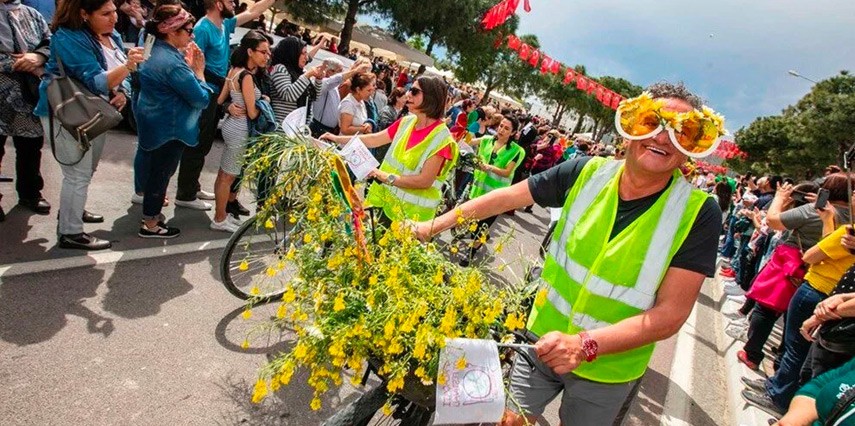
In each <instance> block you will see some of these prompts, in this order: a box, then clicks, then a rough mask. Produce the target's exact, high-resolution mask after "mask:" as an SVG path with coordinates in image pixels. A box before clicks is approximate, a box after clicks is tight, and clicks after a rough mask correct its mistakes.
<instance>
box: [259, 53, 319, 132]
mask: <svg viewBox="0 0 855 426" xmlns="http://www.w3.org/2000/svg"><path fill="white" fill-rule="evenodd" d="M270 79H271V80H272V81H273V93H271V96H270V101H271V102H270V103H271V105H272V106H273V114H274V115H275V116H276V121H277V122H279V123H281V122H282V120H284V119H285V117H287V116H288V114H290V113H291V112H292V111H294V110H295V109H297V108H299V107H304V106H305V105H297V99H299V98H300V96H302V95H303V93H305V92H306V90H308V89H309V85H310V84H313V83H312V81H311V80H310V79H309V78H308V77H306V76H305V75H301V76H300V78H298V79H297V81H291V74H289V73H288V69H287V68H285V65H282V64H276V65H274V66H273V72H271V73H270ZM314 85H315V89H316V91H317V92H320V91H321V80H319V79H316V80H315V81H314ZM309 119H311V117H309Z"/></svg>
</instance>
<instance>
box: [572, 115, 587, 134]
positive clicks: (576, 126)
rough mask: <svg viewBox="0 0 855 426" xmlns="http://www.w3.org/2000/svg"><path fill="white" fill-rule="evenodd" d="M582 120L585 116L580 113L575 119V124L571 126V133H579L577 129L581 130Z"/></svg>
mask: <svg viewBox="0 0 855 426" xmlns="http://www.w3.org/2000/svg"><path fill="white" fill-rule="evenodd" d="M577 112H578V111H577ZM583 121H585V116H584V115H582V114H579V118H577V119H576V125H575V126H573V131H572V132H570V134H571V135H574V134H576V133H579V130H582V122H583Z"/></svg>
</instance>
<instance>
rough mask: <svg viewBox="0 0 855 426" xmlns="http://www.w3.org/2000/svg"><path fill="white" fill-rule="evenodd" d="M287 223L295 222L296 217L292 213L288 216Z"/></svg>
mask: <svg viewBox="0 0 855 426" xmlns="http://www.w3.org/2000/svg"><path fill="white" fill-rule="evenodd" d="M288 223H291V224H294V223H297V218H296V217H294V216H293V215H292V216H291V217H289V218H288Z"/></svg>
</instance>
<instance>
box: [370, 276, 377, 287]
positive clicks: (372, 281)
mask: <svg viewBox="0 0 855 426" xmlns="http://www.w3.org/2000/svg"><path fill="white" fill-rule="evenodd" d="M377 281H378V279H377V275H372V276H370V277H368V285H370V286H372V287H373V286H375V285H377Z"/></svg>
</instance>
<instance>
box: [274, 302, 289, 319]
mask: <svg viewBox="0 0 855 426" xmlns="http://www.w3.org/2000/svg"><path fill="white" fill-rule="evenodd" d="M287 314H288V306H287V305H286V304H284V303H282V304H280V305H279V308H278V309H276V318H279V319H282V318H285V315H287Z"/></svg>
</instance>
